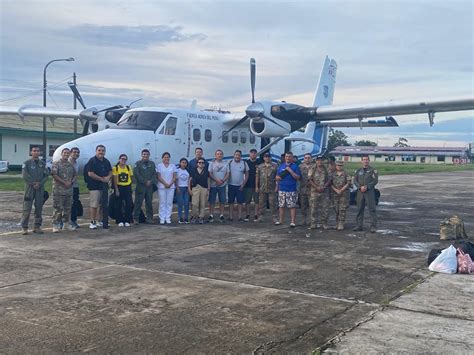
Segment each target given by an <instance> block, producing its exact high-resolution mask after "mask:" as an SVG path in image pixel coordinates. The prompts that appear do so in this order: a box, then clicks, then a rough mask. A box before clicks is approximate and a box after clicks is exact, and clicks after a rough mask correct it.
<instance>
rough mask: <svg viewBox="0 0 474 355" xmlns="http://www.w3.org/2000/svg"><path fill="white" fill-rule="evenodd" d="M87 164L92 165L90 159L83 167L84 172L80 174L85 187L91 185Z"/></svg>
mask: <svg viewBox="0 0 474 355" xmlns="http://www.w3.org/2000/svg"><path fill="white" fill-rule="evenodd" d="M89 164H92V159H90V160H89V161H88V162H87V163H86V165H84V170H83V172H82V175H83V177H84V182H85V183H86V185H87V187H89V184H90V183H91V180H92V179H91V178H90V176H89V171H88V170H89Z"/></svg>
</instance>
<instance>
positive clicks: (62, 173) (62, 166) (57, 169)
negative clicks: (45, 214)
mask: <svg viewBox="0 0 474 355" xmlns="http://www.w3.org/2000/svg"><path fill="white" fill-rule="evenodd" d="M69 154H70V151H69V149H68V148H64V149H63V150H62V151H61V159H60V160H59V161H55V162H54V163H53V166H52V167H51V175H52V176H53V209H54V212H53V233H58V232H59V230H60V229H61V223H62V225H63V226H66V224H68V222H69V216H70V215H71V206H72V186H73V183H74V181H76V179H77V175H76V169H75V168H74V165H72V164H71V162H70V161H69ZM67 228H68V230H71V231H72V230H76V227H75V226H74V225H72V224H69V225H68V226H67Z"/></svg>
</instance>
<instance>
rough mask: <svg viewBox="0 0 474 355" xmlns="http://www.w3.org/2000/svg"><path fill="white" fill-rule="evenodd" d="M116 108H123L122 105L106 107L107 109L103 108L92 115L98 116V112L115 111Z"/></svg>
mask: <svg viewBox="0 0 474 355" xmlns="http://www.w3.org/2000/svg"><path fill="white" fill-rule="evenodd" d="M118 108H123V106H122V105H115V106H111V107H107V108H104V109H103V110H100V111H95V112H94V114H98V113H99V112H104V111H111V110H116V109H118Z"/></svg>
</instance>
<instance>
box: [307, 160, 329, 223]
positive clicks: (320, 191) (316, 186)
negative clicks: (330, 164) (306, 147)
mask: <svg viewBox="0 0 474 355" xmlns="http://www.w3.org/2000/svg"><path fill="white" fill-rule="evenodd" d="M308 179H309V182H310V184H311V199H310V201H309V204H310V207H311V225H310V227H309V228H308V229H315V228H316V227H317V221H318V214H320V215H321V228H322V229H328V215H327V203H328V201H327V199H328V193H327V188H328V186H329V183H330V181H329V178H328V172H327V170H326V167H325V166H324V165H323V158H322V157H321V156H318V157H317V158H316V166H315V167H314V168H313V169H311V170H310V171H309V175H308Z"/></svg>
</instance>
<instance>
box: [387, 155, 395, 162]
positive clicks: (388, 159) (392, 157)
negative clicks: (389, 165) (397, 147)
mask: <svg viewBox="0 0 474 355" xmlns="http://www.w3.org/2000/svg"><path fill="white" fill-rule="evenodd" d="M387 161H395V155H389V156H388V158H387Z"/></svg>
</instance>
